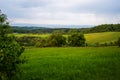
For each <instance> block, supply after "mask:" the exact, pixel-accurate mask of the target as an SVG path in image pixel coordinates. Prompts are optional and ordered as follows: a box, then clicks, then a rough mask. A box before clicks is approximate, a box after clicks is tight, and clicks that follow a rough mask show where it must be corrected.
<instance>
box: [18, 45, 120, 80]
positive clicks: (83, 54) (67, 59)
mask: <svg viewBox="0 0 120 80" xmlns="http://www.w3.org/2000/svg"><path fill="white" fill-rule="evenodd" d="M23 56H26V57H27V60H28V62H27V63H25V64H24V65H21V68H22V70H23V71H24V73H23V76H22V77H21V79H20V80H120V48H117V47H99V48H95V47H87V48H84V47H83V48H78V47H74V48H71V47H69V48H34V47H28V48H26V50H25V52H24V54H23Z"/></svg>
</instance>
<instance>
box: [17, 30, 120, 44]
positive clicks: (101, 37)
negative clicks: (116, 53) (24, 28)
mask: <svg viewBox="0 0 120 80" xmlns="http://www.w3.org/2000/svg"><path fill="white" fill-rule="evenodd" d="M15 36H18V37H22V36H35V37H48V36H50V34H15ZM64 36H65V37H67V36H68V35H64ZM118 37H120V32H103V33H89V34H85V38H86V42H87V43H88V44H94V43H96V42H99V43H105V42H111V41H116V40H117V39H118Z"/></svg>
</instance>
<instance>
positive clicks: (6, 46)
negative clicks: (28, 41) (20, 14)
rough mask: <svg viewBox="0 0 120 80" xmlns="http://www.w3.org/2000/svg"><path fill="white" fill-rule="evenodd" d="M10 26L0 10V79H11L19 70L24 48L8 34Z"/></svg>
mask: <svg viewBox="0 0 120 80" xmlns="http://www.w3.org/2000/svg"><path fill="white" fill-rule="evenodd" d="M10 32H11V31H10V26H9V23H8V21H7V17H6V15H5V14H3V13H2V12H0V80H13V77H15V75H17V73H18V72H19V71H20V69H19V67H18V64H20V63H23V62H24V60H22V59H20V56H21V53H22V52H23V51H24V48H23V47H21V46H20V45H19V44H18V43H17V42H16V41H15V39H14V37H13V36H10V35H9V36H8V33H10Z"/></svg>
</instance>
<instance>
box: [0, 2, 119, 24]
mask: <svg viewBox="0 0 120 80" xmlns="http://www.w3.org/2000/svg"><path fill="white" fill-rule="evenodd" d="M0 9H1V10H2V12H4V13H5V14H7V16H8V18H9V21H10V23H11V24H37V25H39V24H65V25H66V24H67V25H71V24H74V25H98V24H109V23H110V24H111V23H120V0H0Z"/></svg>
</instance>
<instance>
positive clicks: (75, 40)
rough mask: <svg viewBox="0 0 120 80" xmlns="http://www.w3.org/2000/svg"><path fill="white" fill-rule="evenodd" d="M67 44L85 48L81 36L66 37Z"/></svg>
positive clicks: (76, 34) (83, 39)
mask: <svg viewBox="0 0 120 80" xmlns="http://www.w3.org/2000/svg"><path fill="white" fill-rule="evenodd" d="M68 44H69V45H70V46H74V47H78V46H85V38H84V35H83V34H78V33H74V34H72V35H70V36H69V37H68Z"/></svg>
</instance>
